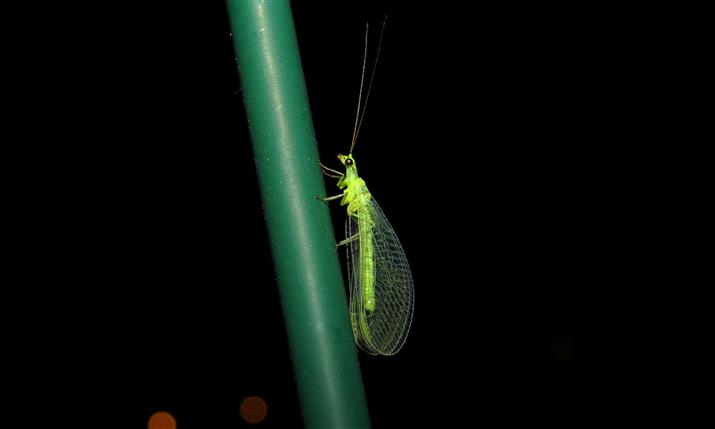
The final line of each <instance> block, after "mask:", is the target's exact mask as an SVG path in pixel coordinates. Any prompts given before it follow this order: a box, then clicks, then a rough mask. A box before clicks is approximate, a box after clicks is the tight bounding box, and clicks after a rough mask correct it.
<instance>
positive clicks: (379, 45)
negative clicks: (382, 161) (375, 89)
mask: <svg viewBox="0 0 715 429" xmlns="http://www.w3.org/2000/svg"><path fill="white" fill-rule="evenodd" d="M386 24H387V15H385V20H384V21H382V29H381V30H380V39H379V41H378V42H377V53H376V54H375V64H373V66H372V73H371V74H370V83H368V85H367V93H366V94H365V104H364V105H363V106H362V113H361V112H360V103H361V101H362V88H363V84H364V83H365V68H366V64H367V39H368V30H369V29H370V25H369V24H365V54H364V55H363V60H362V75H361V76H360V94H359V95H358V107H357V113H356V115H355V127H354V128H353V141H352V144H351V145H350V152H349V153H353V148H354V147H355V142H357V136H358V134H359V133H360V127H361V126H362V121H363V119H364V118H365V111H366V110H367V102H368V100H369V99H370V92H371V90H372V82H373V81H374V80H375V71H376V70H377V61H378V60H379V59H380V49H381V48H382V37H383V36H384V34H385V25H386Z"/></svg>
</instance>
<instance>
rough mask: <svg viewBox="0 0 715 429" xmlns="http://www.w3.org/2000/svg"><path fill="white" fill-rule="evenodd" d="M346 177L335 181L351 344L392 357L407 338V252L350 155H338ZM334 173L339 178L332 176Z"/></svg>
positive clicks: (410, 297)
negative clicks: (342, 214) (342, 212)
mask: <svg viewBox="0 0 715 429" xmlns="http://www.w3.org/2000/svg"><path fill="white" fill-rule="evenodd" d="M338 159H339V160H340V162H341V163H342V164H343V165H344V166H345V174H344V175H343V174H342V173H339V172H337V171H335V170H331V169H328V168H326V167H323V168H324V170H326V171H328V172H331V173H333V174H331V176H333V177H339V180H338V184H337V185H338V188H340V189H343V193H342V194H340V195H337V196H335V197H330V198H327V199H326V200H328V201H329V200H334V199H337V198H342V199H341V201H340V204H341V205H343V206H347V214H348V218H347V220H346V222H345V234H346V238H345V240H343V241H341V242H340V243H338V246H341V245H345V246H347V249H348V252H347V253H348V278H349V279H348V280H349V284H350V319H351V323H352V328H353V334H354V336H355V342H356V343H357V344H358V346H360V348H361V349H363V350H364V351H366V352H367V353H370V354H376V355H393V354H395V353H397V352H398V351H399V350H400V348H401V347H402V345H403V344H404V343H405V340H406V339H407V334H408V332H409V330H410V324H411V323H412V312H413V307H414V285H413V282H412V273H411V271H410V267H409V264H408V262H407V258H406V256H405V252H404V250H403V249H402V245H401V244H400V241H399V240H398V238H397V235H396V234H395V231H394V229H393V228H392V226H391V225H390V223H389V222H388V221H387V218H386V217H385V215H384V214H383V212H382V210H381V209H380V206H378V204H377V202H375V199H374V198H373V197H372V195H371V194H370V191H369V190H368V188H367V185H366V184H365V181H364V180H363V179H362V178H361V177H360V176H359V175H358V173H357V167H356V163H355V159H354V158H353V156H352V154H349V155H338ZM335 174H338V176H335Z"/></svg>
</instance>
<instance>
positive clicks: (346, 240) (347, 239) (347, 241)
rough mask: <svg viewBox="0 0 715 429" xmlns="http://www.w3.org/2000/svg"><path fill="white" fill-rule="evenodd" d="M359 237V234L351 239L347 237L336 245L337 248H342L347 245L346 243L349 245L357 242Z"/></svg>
mask: <svg viewBox="0 0 715 429" xmlns="http://www.w3.org/2000/svg"><path fill="white" fill-rule="evenodd" d="M359 237H360V234H355V235H353V236H351V237H348V238H346V239H345V240H343V241H341V242H340V243H338V244H337V246H338V247H340V246H344V245H346V244H348V243H351V242H353V241H355V240H357V239H358V238H359Z"/></svg>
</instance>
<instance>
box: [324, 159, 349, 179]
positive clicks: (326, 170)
mask: <svg viewBox="0 0 715 429" xmlns="http://www.w3.org/2000/svg"><path fill="white" fill-rule="evenodd" d="M318 165H319V166H320V169H321V170H322V172H323V174H325V175H326V176H328V177H333V178H335V179H340V178H341V177H343V176H344V174H343V173H341V172H339V171H338V170H333V169H332V168H329V167H326V166H325V165H323V163H322V162H320V161H318Z"/></svg>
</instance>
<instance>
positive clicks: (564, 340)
mask: <svg viewBox="0 0 715 429" xmlns="http://www.w3.org/2000/svg"><path fill="white" fill-rule="evenodd" d="M574 357H576V344H575V342H574V340H573V338H571V337H567V336H558V337H556V338H554V339H553V341H551V345H550V347H549V359H551V361H552V362H554V363H558V364H563V363H568V362H570V361H572V360H573V359H574Z"/></svg>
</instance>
